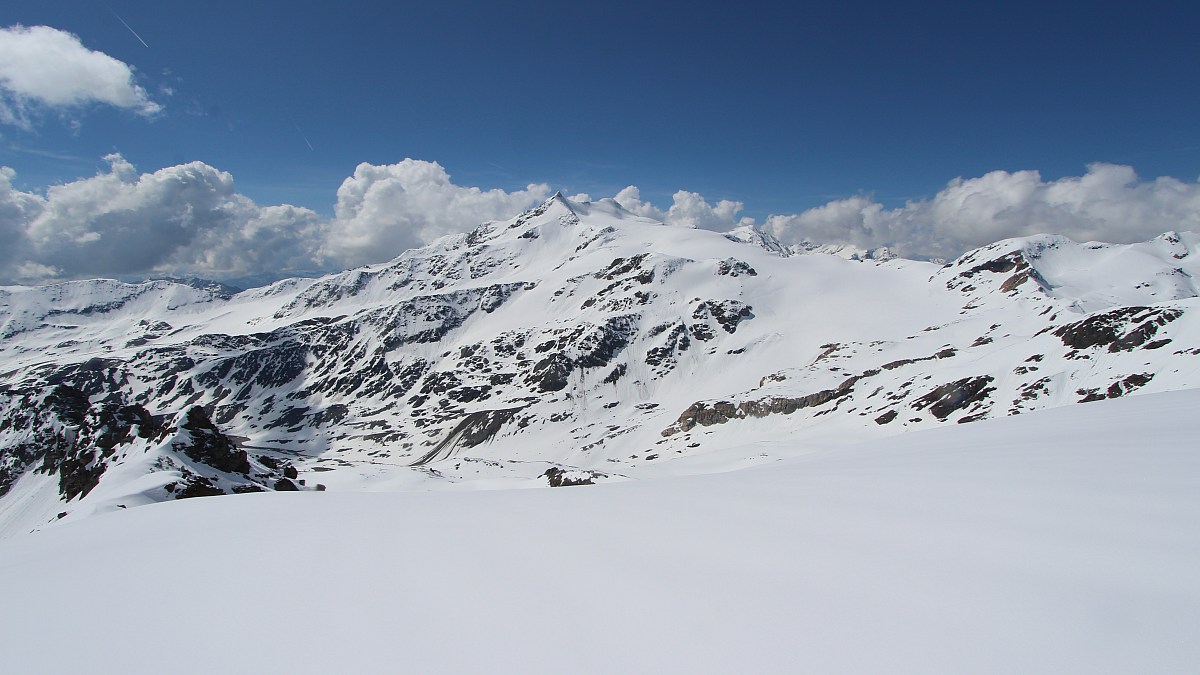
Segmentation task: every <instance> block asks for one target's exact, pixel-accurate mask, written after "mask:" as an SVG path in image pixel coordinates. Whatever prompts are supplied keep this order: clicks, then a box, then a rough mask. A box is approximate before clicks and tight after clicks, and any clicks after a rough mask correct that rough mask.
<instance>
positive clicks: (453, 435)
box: [413, 408, 523, 466]
mask: <svg viewBox="0 0 1200 675" xmlns="http://www.w3.org/2000/svg"><path fill="white" fill-rule="evenodd" d="M522 409H523V408H505V409H503V410H480V411H477V412H473V413H471V414H469V415H467V416H466V417H464V418H462V420H461V421H460V422H459V423H458V425H457V426H456V427H454V429H453V430H452V431H451V432H450V433H449V434H448V435H447V436H446V437H445V438H444V439H442V441H441V442H440V443H438V444H437V445H436V446H434V448H433V449H432V450H430V451H429V452H427V453H425V455H423V456H422V457H421V458H420V459H418V460H417V461H415V462H413V466H421V465H424V464H428V463H430V462H433V461H436V460H439V459H445V458H446V457H449V456H450V454H451V453H452V452H453V451H454V449H455V448H473V447H475V446H477V445H482V444H483V443H486V442H487V441H490V440H491V439H492V437H493V436H495V435H496V433H497V432H499V431H500V429H501V427H503V426H504V425H505V424H506V423H507V422H508V421H509V420H511V419H512V418H513V417H514V416H515V415H516V414H517V413H519V412H521V410H522Z"/></svg>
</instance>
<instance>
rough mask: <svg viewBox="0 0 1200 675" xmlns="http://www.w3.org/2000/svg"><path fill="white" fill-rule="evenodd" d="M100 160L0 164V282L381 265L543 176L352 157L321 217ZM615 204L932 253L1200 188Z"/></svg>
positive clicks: (1045, 186)
mask: <svg viewBox="0 0 1200 675" xmlns="http://www.w3.org/2000/svg"><path fill="white" fill-rule="evenodd" d="M106 159H107V160H108V162H109V166H108V167H107V168H106V169H104V170H102V171H100V172H98V173H97V174H96V175H95V176H92V177H90V178H83V179H80V180H77V181H74V182H71V183H66V184H63V185H57V186H54V187H51V188H49V189H48V190H46V192H45V193H44V194H35V193H28V192H22V191H20V190H18V189H16V188H15V187H13V178H14V173H13V171H12V170H11V169H8V168H3V167H0V283H36V282H44V281H51V280H55V279H71V278H84V277H92V276H121V275H130V276H132V275H150V274H172V275H179V276H185V275H195V276H201V277H208V278H215V279H231V278H237V277H247V276H260V277H262V276H267V277H269V276H279V275H286V274H288V273H289V272H292V273H298V272H309V271H314V270H320V269H340V268H343V267H345V266H353V265H359V264H365V263H373V262H383V261H386V260H388V259H390V258H392V257H394V256H396V255H398V254H399V253H401V252H402V251H403V250H405V249H406V248H411V247H415V246H420V245H422V244H425V243H428V242H429V241H432V240H433V239H436V238H437V237H440V236H442V235H445V234H449V233H455V232H463V231H466V230H469V229H470V228H472V227H474V226H475V225H477V224H479V223H480V222H483V221H487V220H501V219H506V218H509V217H511V216H513V215H516V214H517V213H519V212H520V211H521V210H523V209H525V208H527V207H529V206H532V205H534V204H536V203H537V202H538V201H541V200H544V199H545V198H546V197H547V195H548V194H549V193H550V188H549V187H548V186H547V185H544V184H534V185H530V186H528V187H527V188H526V189H524V190H517V191H514V192H506V191H504V190H498V189H495V190H481V189H479V188H475V187H467V186H461V185H457V184H455V183H454V182H452V181H451V179H450V176H449V175H448V174H447V173H446V171H445V169H443V168H442V167H441V166H440V165H438V164H436V163H432V162H423V161H418V160H412V159H406V160H404V161H403V162H400V163H398V164H392V165H386V166H374V165H370V164H362V165H360V166H359V167H358V168H357V169H356V170H355V172H354V175H353V176H351V177H349V178H347V179H346V180H345V181H344V182H343V183H342V186H341V189H339V190H338V196H337V203H336V205H335V216H334V218H333V219H331V220H327V219H323V218H321V217H320V216H319V215H318V214H316V213H315V212H313V211H311V210H309V209H305V208H301V207H296V206H289V205H279V206H259V205H257V204H255V203H254V202H253V201H252V200H250V199H249V198H248V197H245V196H244V195H241V194H238V193H237V191H236V189H235V186H234V181H233V177H232V176H231V175H230V174H228V173H226V172H224V171H220V170H218V169H216V168H214V167H212V166H209V165H207V164H204V163H201V162H192V163H189V164H183V165H180V166H173V167H168V168H165V169H160V170H158V171H154V172H153V173H145V174H143V173H140V172H139V171H138V170H137V169H135V168H134V167H133V165H131V164H130V163H129V162H128V161H126V160H125V159H124V158H122V157H121V156H120V155H110V156H109V157H107V158H106ZM583 196H584V195H576V198H582V197H583ZM615 199H616V201H617V202H619V203H620V204H621V205H622V206H623V207H625V208H626V209H628V210H630V211H633V212H634V213H636V214H638V215H642V216H647V217H651V218H655V219H658V220H661V221H665V222H667V223H670V224H675V225H680V226H684V227H702V228H709V229H716V230H729V229H732V228H733V227H735V226H737V225H744V224H747V223H750V224H754V225H756V226H757V227H760V228H762V229H764V230H766V231H769V232H771V233H772V234H775V235H776V236H777V237H779V238H780V239H781V240H783V241H784V242H785V243H797V242H800V241H803V240H808V241H814V242H819V243H828V244H847V243H848V244H854V245H856V246H860V247H863V248H870V247H875V246H882V245H887V246H891V247H893V248H894V249H895V250H896V251H897V252H898V253H901V254H903V255H932V256H939V257H947V258H949V257H954V256H956V255H958V254H960V253H962V252H963V251H965V250H968V249H970V248H974V247H976V246H981V245H984V244H988V243H991V242H993V241H996V240H999V239H1003V238H1006V237H1013V236H1022V235H1030V234H1037V233H1042V232H1052V233H1059V234H1065V235H1067V236H1069V237H1071V238H1073V239H1076V240H1101V241H1112V242H1131V241H1142V240H1146V239H1149V238H1151V237H1154V236H1156V235H1158V234H1160V233H1162V232H1164V231H1167V230H1188V229H1191V230H1200V182H1186V181H1180V180H1177V179H1174V178H1158V179H1156V180H1150V181H1143V180H1139V179H1138V177H1137V176H1136V174H1135V173H1134V172H1133V170H1132V169H1131V168H1130V167H1127V166H1118V165H1112V164H1094V165H1092V166H1089V167H1088V169H1087V172H1086V173H1085V174H1084V175H1082V176H1076V177H1067V178H1062V179H1059V180H1054V181H1045V180H1042V178H1041V176H1040V175H1039V174H1038V173H1037V172H1036V171H1018V172H1012V173H1009V172H1005V171H994V172H992V173H989V174H986V175H984V176H980V177H978V178H970V179H962V178H958V179H955V180H953V181H951V182H950V183H949V184H947V186H946V187H945V188H944V189H943V190H941V191H940V192H938V193H937V194H936V195H934V196H933V197H932V198H930V199H926V200H920V201H912V202H909V203H907V204H905V205H903V206H901V207H898V208H892V209H888V208H885V207H884V206H883V205H882V204H880V203H878V202H876V201H874V200H873V199H871V198H869V197H864V196H857V197H850V198H848V199H841V200H835V201H831V202H829V203H826V204H823V205H821V206H818V207H816V208H812V209H809V210H807V211H804V212H801V213H797V214H791V215H786V214H785V215H772V216H769V217H768V218H767V219H766V220H765V221H764V222H762V223H754V222H753V221H751V220H750V219H748V218H741V219H740V220H739V214H740V212H741V211H742V204H741V203H740V202H734V201H729V200H720V201H717V202H715V203H710V202H708V201H707V200H705V199H704V197H702V196H701V195H699V194H697V193H694V192H688V191H684V190H680V191H678V192H676V193H675V194H674V195H673V196H672V201H671V205H670V207H669V208H667V209H666V210H662V209H660V208H658V207H657V206H655V205H654V204H651V203H650V202H647V201H643V200H642V198H641V193H640V191H639V190H638V189H637V188H636V187H634V186H629V187H627V188H625V189H623V190H621V191H620V192H619V193H618V194H617V195H616V197H615Z"/></svg>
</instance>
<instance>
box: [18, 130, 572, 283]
mask: <svg viewBox="0 0 1200 675" xmlns="http://www.w3.org/2000/svg"><path fill="white" fill-rule="evenodd" d="M105 160H106V161H107V162H108V166H107V168H106V169H104V170H102V171H100V172H99V173H97V174H96V175H95V176H92V177H90V178H84V179H81V180H77V181H74V182H71V183H66V184H64V185H56V186H53V187H51V188H49V189H48V190H47V191H46V194H45V195H44V196H43V195H39V194H35V193H29V192H21V191H20V190H17V189H15V188H14V187H13V185H12V180H13V178H14V176H15V173H14V172H13V170H12V169H8V168H0V241H2V242H3V245H2V246H0V283H45V282H49V281H55V280H62V279H77V278H88V277H112V276H123V277H131V276H139V275H174V276H200V277H205V278H211V279H221V280H225V279H235V278H240V277H250V276H265V277H276V278H277V277H280V276H286V275H289V274H308V273H312V272H315V271H329V270H337V269H344V268H346V267H353V266H356V265H362V264H367V263H372V262H381V261H384V260H389V259H391V258H393V257H395V256H396V255H399V254H400V253H401V252H403V251H404V250H405V249H408V248H413V247H417V246H422V245H424V244H427V243H429V242H431V241H433V240H434V239H437V238H438V237H441V236H443V235H446V234H450V233H454V232H461V231H465V230H469V229H471V228H473V227H475V226H476V225H478V224H480V223H481V222H484V221H486V220H496V219H506V218H510V217H512V216H514V215H516V214H518V213H520V212H521V211H523V210H524V209H526V208H528V207H530V206H532V205H534V204H536V203H537V202H539V201H542V200H544V199H546V198H547V196H548V195H549V186H547V185H530V186H528V188H527V189H525V190H518V191H515V192H511V193H510V192H505V191H503V190H480V189H479V188H475V187H464V186H460V185H456V184H454V183H453V182H452V181H451V179H450V176H449V174H447V173H446V170H445V169H444V168H442V166H441V165H439V164H437V163H434V162H423V161H419V160H413V159H406V160H404V161H403V162H400V163H399V164H391V165H385V166H374V165H371V164H362V165H360V166H359V167H358V168H357V169H356V170H355V172H354V175H353V176H351V177H349V178H347V179H346V180H345V181H344V182H343V183H342V186H341V188H340V189H339V190H338V193H337V203H336V205H335V208H334V210H335V214H336V215H335V217H334V218H333V219H332V220H327V219H323V218H321V217H320V216H319V215H318V214H317V213H316V212H314V211H312V210H310V209H306V208H302V207H297V206H290V205H286V204H285V205H279V206H260V205H258V204H255V203H254V202H253V201H252V200H251V199H250V198H248V197H246V196H244V195H241V194H238V193H237V191H236V190H235V188H234V181H233V176H231V175H230V174H228V173H226V172H224V171H220V170H218V169H216V168H214V167H211V166H209V165H207V164H204V163H202V162H191V163H189V164H182V165H179V166H173V167H168V168H165V169H160V170H158V171H155V172H153V173H148V174H140V173H138V171H137V170H136V169H135V168H134V167H133V165H132V164H130V163H129V162H128V161H126V160H125V159H124V158H123V157H121V156H120V155H116V154H114V155H109V156H108V157H105Z"/></svg>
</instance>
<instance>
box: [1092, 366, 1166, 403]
mask: <svg viewBox="0 0 1200 675" xmlns="http://www.w3.org/2000/svg"><path fill="white" fill-rule="evenodd" d="M1152 379H1154V373H1134V374H1132V375H1129V376H1128V377H1126V378H1125V379H1123V380H1118V381H1117V382H1113V383H1112V384H1110V385H1109V386H1108V389H1107V390H1104V391H1102V390H1100V389H1080V390H1078V391H1077V392H1076V393H1077V394H1080V395H1081V396H1083V398H1081V399H1079V402H1080V403H1091V402H1092V401H1103V400H1105V399H1108V398H1120V397H1121V396H1124V395H1125V394H1128V393H1130V392H1132V391H1134V390H1135V389H1140V388H1142V387H1144V386H1145V385H1146V384H1147V383H1149V382H1150V380H1152Z"/></svg>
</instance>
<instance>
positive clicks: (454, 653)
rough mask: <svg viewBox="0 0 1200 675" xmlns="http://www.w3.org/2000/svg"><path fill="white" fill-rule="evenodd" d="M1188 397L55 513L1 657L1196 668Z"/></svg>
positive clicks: (295, 666)
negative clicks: (854, 436) (574, 469)
mask: <svg viewBox="0 0 1200 675" xmlns="http://www.w3.org/2000/svg"><path fill="white" fill-rule="evenodd" d="M1198 406H1200V391H1196V390H1189V391H1180V392H1170V393H1160V394H1149V395H1144V396H1135V397H1129V398H1122V399H1117V400H1111V401H1104V402H1097V403H1089V404H1085V405H1075V406H1068V407H1060V408H1054V409H1049V410H1043V411H1038V412H1031V413H1028V414H1024V415H1020V416H1016V417H1008V418H1002V419H994V420H985V421H981V422H977V423H975V424H969V425H949V426H943V427H939V428H936V429H934V430H931V431H926V432H918V433H909V434H903V435H900V436H895V437H891V438H885V439H879V440H875V441H870V442H866V443H863V444H860V445H856V446H851V447H844V448H841V449H838V450H829V451H822V452H812V453H810V454H807V455H803V454H801V455H799V456H796V457H795V458H793V459H790V460H787V461H779V462H775V463H774V464H772V465H770V466H765V467H759V468H755V469H749V470H745V471H737V472H731V473H723V474H711V475H701V476H687V477H671V478H661V479H656V480H645V481H636V482H625V483H614V484H607V485H597V486H592V487H577V488H566V489H554V490H499V491H477V492H460V493H445V492H407V493H388V494H380V493H336V492H332V491H331V492H325V493H263V494H253V495H236V496H226V497H220V498H201V499H190V500H185V501H180V502H172V503H161V504H152V505H149V506H144V507H140V508H136V509H129V510H127V511H120V512H116V513H109V514H105V515H98V516H94V517H92V518H89V519H87V520H85V521H82V522H77V523H60V524H58V525H52V526H50V527H49V528H47V529H45V530H43V531H41V532H37V533H34V534H30V535H26V536H21V537H16V538H13V539H9V540H6V541H3V542H0V597H2V598H4V604H5V611H3V612H2V613H0V636H3V637H2V638H0V643H2V644H3V664H4V669H5V670H6V671H8V672H14V673H15V672H20V673H61V672H93V673H143V672H145V673H149V672H161V671H164V670H167V671H171V672H195V673H201V672H213V671H218V670H219V671H228V672H285V671H286V672H314V673H315V672H421V673H431V672H489V673H492V672H497V673H499V672H513V673H551V672H553V673H561V672H585V673H586V672H609V673H613V672H688V673H698V672H700V673H704V672H712V673H730V672H822V673H833V672H844V673H862V672H889V673H897V672H922V673H927V672H973V673H974V672H1007V673H1011V672H1022V673H1031V672H1033V673H1133V672H1138V673H1149V672H1155V673H1167V672H1195V668H1196V664H1197V663H1200V641H1197V640H1196V639H1195V637H1196V634H1197V628H1198V627H1200V574H1197V570H1198V569H1200V453H1198V449H1197V448H1198V444H1197V443H1196V433H1195V426H1194V423H1193V420H1194V416H1195V410H1196V409H1197V407H1198ZM757 450H758V448H754V447H748V448H745V452H746V453H747V454H750V453H754V452H756V451H757ZM799 452H800V450H799V449H797V450H796V451H795V452H793V453H792V454H794V455H796V454H798V453H799ZM23 487H26V486H24V484H23V483H22V484H21V486H18V487H17V488H16V492H15V493H14V494H15V495H16V496H19V495H20V494H21V492H20V490H21V489H23Z"/></svg>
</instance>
